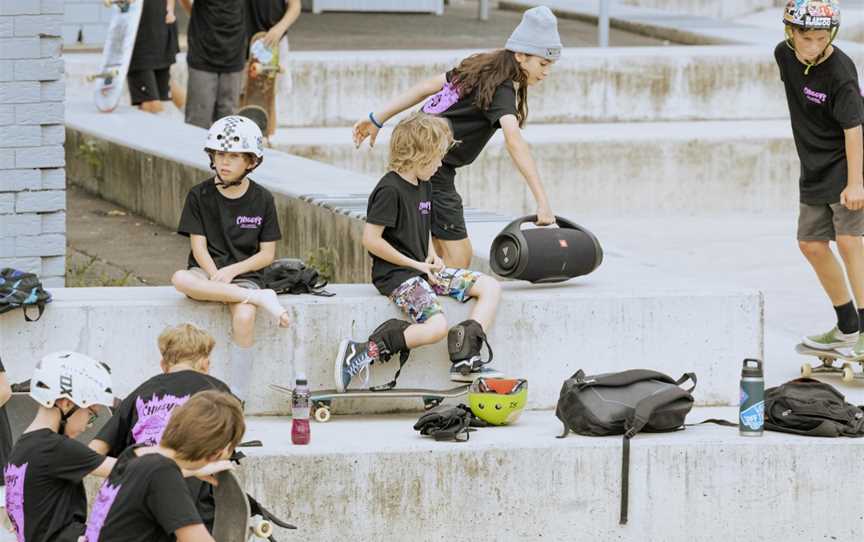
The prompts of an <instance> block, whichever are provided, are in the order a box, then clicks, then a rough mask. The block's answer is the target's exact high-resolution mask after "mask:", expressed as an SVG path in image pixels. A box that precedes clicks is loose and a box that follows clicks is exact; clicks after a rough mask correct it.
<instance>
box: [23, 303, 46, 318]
mask: <svg viewBox="0 0 864 542" xmlns="http://www.w3.org/2000/svg"><path fill="white" fill-rule="evenodd" d="M29 306H31V305H22V306H21V308H22V309H23V310H24V320H26V321H28V322H36V321H38V320H39V319H40V318H42V313H43V312H45V303H36V309H37V310H38V311H39V313H38V314H37V315H36V318H30V316H29V315H28V314H27V307H29Z"/></svg>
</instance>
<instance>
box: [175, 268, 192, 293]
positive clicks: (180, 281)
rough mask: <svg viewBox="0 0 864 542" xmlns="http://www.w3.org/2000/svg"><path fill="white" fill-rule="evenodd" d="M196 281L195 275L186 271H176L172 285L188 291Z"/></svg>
mask: <svg viewBox="0 0 864 542" xmlns="http://www.w3.org/2000/svg"><path fill="white" fill-rule="evenodd" d="M194 280H195V275H193V274H192V273H191V272H190V271H188V270H186V269H181V270H179V271H175V272H174V274H173V275H171V284H173V285H174V287H175V288H177V289H178V290H187V289H189V288H190V286H191V284H192V281H194Z"/></svg>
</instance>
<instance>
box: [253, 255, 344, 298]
mask: <svg viewBox="0 0 864 542" xmlns="http://www.w3.org/2000/svg"><path fill="white" fill-rule="evenodd" d="M259 273H260V275H261V280H263V281H264V285H265V286H266V287H267V288H270V289H271V290H275V291H276V293H277V294H279V295H282V294H312V295H318V296H323V297H332V296H334V295H335V294H333V293H331V292H328V291H327V290H325V289H324V287H325V286H327V281H326V280H324V279H322V278H321V275H320V274H319V273H318V270H317V269H315V268H314V267H307V266H306V264H305V263H303V261H302V260H297V259H295V258H280V259H278V260H274V261H273V263H271V264H270V265H268V266H267V267H265V268H264V269H262V270H261V271H260V272H259Z"/></svg>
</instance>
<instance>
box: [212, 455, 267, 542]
mask: <svg viewBox="0 0 864 542" xmlns="http://www.w3.org/2000/svg"><path fill="white" fill-rule="evenodd" d="M216 480H217V481H218V482H219V484H218V485H217V486H216V487H215V488H213V499H214V500H215V501H216V518H215V520H214V522H213V539H214V540H215V541H216V542H247V541H248V540H249V539H250V538H251V537H253V536H254V537H257V538H261V539H268V538H270V536H271V535H272V534H273V525H272V524H271V523H270V522H269V521H267V520H264V519H253V518H252V517H251V509H250V507H249V497H247V496H246V492H245V491H244V490H243V486H241V485H240V480H238V479H237V475H236V474H234V472H233V471H230V470H229V471H223V472H220V473H219V474H217V475H216Z"/></svg>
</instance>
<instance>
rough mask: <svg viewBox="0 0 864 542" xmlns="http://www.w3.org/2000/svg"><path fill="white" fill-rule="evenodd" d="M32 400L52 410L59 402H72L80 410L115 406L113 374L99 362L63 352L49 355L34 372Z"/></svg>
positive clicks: (66, 351) (82, 355)
mask: <svg viewBox="0 0 864 542" xmlns="http://www.w3.org/2000/svg"><path fill="white" fill-rule="evenodd" d="M30 397H32V398H33V399H35V400H36V402H37V403H39V404H40V405H42V406H44V407H46V408H51V407H53V406H54V403H55V402H56V401H57V399H69V400H70V401H72V402H73V403H75V405H76V406H78V407H79V408H87V407H89V406H91V405H104V406H107V407H111V406H113V405H114V392H113V389H112V386H111V370H110V369H109V368H108V366H107V365H105V364H104V363H101V362H99V361H96V360H95V359H93V358H91V357H89V356H85V355H84V354H79V353H77V352H71V351H68V350H63V351H60V352H52V353H51V354H48V355H46V356H45V357H44V358H42V360H41V361H40V362H39V363H38V364H37V365H36V368H35V369H34V370H33V378H32V379H31V380H30Z"/></svg>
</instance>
